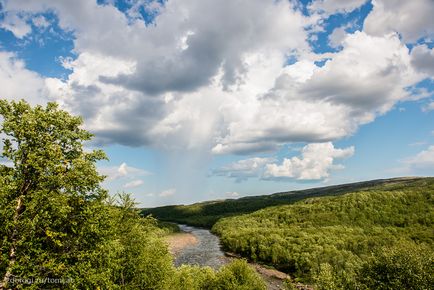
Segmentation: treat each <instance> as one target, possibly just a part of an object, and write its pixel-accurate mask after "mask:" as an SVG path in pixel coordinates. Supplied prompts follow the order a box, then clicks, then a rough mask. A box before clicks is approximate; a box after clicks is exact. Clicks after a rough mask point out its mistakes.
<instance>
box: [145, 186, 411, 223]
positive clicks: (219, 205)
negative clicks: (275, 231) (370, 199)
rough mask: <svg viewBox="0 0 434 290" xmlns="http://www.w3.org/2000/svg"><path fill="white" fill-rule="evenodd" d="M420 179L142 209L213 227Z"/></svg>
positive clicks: (183, 221)
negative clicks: (267, 211)
mask: <svg viewBox="0 0 434 290" xmlns="http://www.w3.org/2000/svg"><path fill="white" fill-rule="evenodd" d="M412 180H418V178H411V179H409V178H405V179H400V178H393V179H380V180H372V181H365V182H357V183H350V184H343V185H334V186H327V187H321V188H314V189H305V190H296V191H289V192H280V193H275V194H270V195H262V196H249V197H243V198H239V199H226V200H216V201H206V202H200V203H195V204H192V205H171V206H162V207H156V208H147V209H143V210H142V215H144V216H147V215H150V214H152V215H153V216H154V217H156V218H158V219H159V220H165V221H173V222H177V223H181V224H189V225H193V226H200V227H207V228H211V227H212V226H213V225H214V224H215V223H216V222H217V221H218V220H219V219H221V218H224V217H229V216H238V215H240V214H243V213H251V212H254V211H257V210H259V209H263V208H267V207H270V206H276V205H282V204H291V203H294V202H297V201H300V200H303V199H306V198H310V197H320V196H333V195H342V194H346V193H349V192H354V191H361V190H367V189H369V188H372V187H376V186H377V187H378V186H380V185H383V184H389V183H402V182H409V181H412Z"/></svg>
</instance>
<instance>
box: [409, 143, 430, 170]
mask: <svg viewBox="0 0 434 290" xmlns="http://www.w3.org/2000/svg"><path fill="white" fill-rule="evenodd" d="M403 163H404V164H406V165H407V166H408V167H409V168H410V169H413V170H423V169H434V145H431V146H429V147H428V148H427V149H426V150H423V151H421V152H419V153H418V154H416V155H415V156H413V157H410V158H407V159H405V160H404V161H403Z"/></svg>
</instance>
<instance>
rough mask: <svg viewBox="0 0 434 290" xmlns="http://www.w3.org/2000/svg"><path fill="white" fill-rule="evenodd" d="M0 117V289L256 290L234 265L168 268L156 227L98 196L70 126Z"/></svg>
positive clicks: (89, 159) (87, 158)
mask: <svg viewBox="0 0 434 290" xmlns="http://www.w3.org/2000/svg"><path fill="white" fill-rule="evenodd" d="M0 115H1V117H2V119H3V122H2V124H1V130H0V131H1V133H2V158H3V160H6V161H7V162H4V163H3V164H2V165H0V172H1V174H0V235H1V237H2V240H1V244H0V251H1V252H0V255H1V256H0V276H1V277H0V279H1V280H0V289H185V290H190V289H245V290H248V289H265V285H264V283H263V282H262V280H261V279H260V278H259V276H258V275H257V274H256V272H255V271H254V270H253V269H252V268H251V267H249V266H248V265H247V263H246V262H245V261H243V260H238V261H235V262H233V263H231V264H228V265H226V266H224V267H222V268H221V269H220V270H219V271H214V270H212V269H211V268H206V267H205V268H200V267H191V266H183V267H181V268H178V269H176V268H175V267H174V266H173V264H172V259H173V257H172V256H171V255H170V254H169V252H168V249H167V245H166V244H165V242H164V241H163V236H164V235H165V231H164V230H161V229H160V228H159V227H158V226H157V225H158V223H157V221H156V220H155V219H154V218H151V217H148V218H142V217H141V216H140V215H139V212H138V210H136V208H135V207H136V204H135V203H134V200H132V198H131V197H130V195H128V194H123V193H121V194H118V196H117V197H110V196H109V195H108V193H107V191H106V190H104V189H103V188H102V187H101V185H100V183H101V181H102V180H103V179H104V176H100V175H99V174H98V172H97V170H96V161H98V160H101V159H104V158H106V157H105V155H104V153H103V152H102V151H87V150H85V149H84V147H83V143H84V142H85V141H89V140H90V139H91V138H92V135H91V134H90V133H89V132H87V131H85V130H83V129H82V128H81V126H82V119H81V118H80V117H74V116H71V115H70V114H68V113H67V112H65V111H62V110H60V109H59V107H58V106H57V105H56V104H54V103H49V104H48V105H47V106H46V107H42V106H36V107H32V106H30V105H29V104H28V103H26V102H24V101H20V102H8V101H5V100H0Z"/></svg>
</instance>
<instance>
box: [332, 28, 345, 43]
mask: <svg viewBox="0 0 434 290" xmlns="http://www.w3.org/2000/svg"><path fill="white" fill-rule="evenodd" d="M346 35H347V32H346V31H345V27H338V28H335V29H334V30H333V32H332V33H331V34H330V35H329V45H330V46H331V47H334V48H336V47H339V46H341V44H342V41H344V39H345V37H346Z"/></svg>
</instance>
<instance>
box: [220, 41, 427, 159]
mask: <svg viewBox="0 0 434 290" xmlns="http://www.w3.org/2000/svg"><path fill="white" fill-rule="evenodd" d="M342 46H343V48H342V50H341V51H340V52H338V53H334V54H327V55H325V58H326V59H328V60H327V61H326V63H325V64H324V66H322V67H318V66H316V65H315V64H314V61H315V60H316V59H312V60H307V59H306V60H301V61H299V62H297V63H295V64H293V65H290V66H286V67H285V68H283V69H282V70H281V71H279V74H274V75H273V76H274V77H275V82H274V87H272V88H270V89H269V90H268V91H266V92H264V93H263V94H258V95H257V96H256V97H255V98H242V97H240V98H233V99H231V100H229V101H228V103H226V104H225V105H224V106H222V107H221V112H222V114H223V116H224V120H227V122H228V124H227V125H226V128H227V130H225V131H224V132H223V136H222V137H220V138H217V139H216V140H217V144H216V145H215V147H214V148H213V152H215V153H220V152H223V153H240V151H241V150H240V148H241V149H243V150H242V151H241V153H254V152H255V151H261V150H264V149H268V148H272V146H274V147H275V148H276V147H277V145H279V144H284V143H290V142H309V143H313V142H327V141H333V140H337V139H340V138H342V137H345V136H350V135H352V134H353V133H354V132H355V131H356V130H357V128H358V127H359V126H360V125H363V124H366V123H369V122H372V121H373V120H375V118H376V116H378V115H381V114H384V113H386V112H387V111H389V110H390V109H392V108H393V106H394V105H395V104H396V103H397V102H399V101H403V100H405V99H406V98H409V97H410V93H409V92H408V90H406V89H405V88H406V87H408V86H410V85H412V84H414V83H417V82H418V81H420V80H422V79H423V78H424V76H423V75H420V74H418V73H417V72H415V70H414V69H413V66H412V65H411V58H410V55H409V53H408V49H407V47H406V46H405V45H404V44H402V43H401V42H400V40H399V37H398V35H396V34H389V35H387V36H384V37H375V36H370V35H368V34H366V33H364V32H356V33H353V34H349V35H347V36H346V38H345V39H344V41H343V42H342ZM240 112H241V113H240ZM260 144H261V145H262V146H260Z"/></svg>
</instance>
